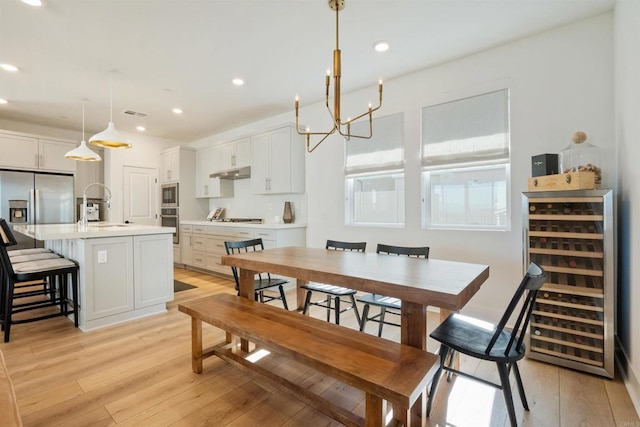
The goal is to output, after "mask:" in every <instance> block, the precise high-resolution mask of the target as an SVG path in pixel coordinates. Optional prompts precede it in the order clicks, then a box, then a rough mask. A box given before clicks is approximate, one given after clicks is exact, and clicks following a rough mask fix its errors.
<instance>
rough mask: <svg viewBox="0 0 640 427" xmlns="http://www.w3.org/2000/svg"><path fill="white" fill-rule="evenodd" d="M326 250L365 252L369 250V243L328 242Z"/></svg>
mask: <svg viewBox="0 0 640 427" xmlns="http://www.w3.org/2000/svg"><path fill="white" fill-rule="evenodd" d="M325 248H326V249H333V250H336V251H353V252H364V251H365V249H367V242H341V241H339V240H327V244H326V246H325Z"/></svg>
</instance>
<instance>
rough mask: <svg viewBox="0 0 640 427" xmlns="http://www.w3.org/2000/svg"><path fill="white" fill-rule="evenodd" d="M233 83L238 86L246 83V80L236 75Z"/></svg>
mask: <svg viewBox="0 0 640 427" xmlns="http://www.w3.org/2000/svg"><path fill="white" fill-rule="evenodd" d="M231 83H233V84H234V85H236V86H242V85H243V84H244V80H242V79H240V78H237V77H236V78H235V79H233V80H231Z"/></svg>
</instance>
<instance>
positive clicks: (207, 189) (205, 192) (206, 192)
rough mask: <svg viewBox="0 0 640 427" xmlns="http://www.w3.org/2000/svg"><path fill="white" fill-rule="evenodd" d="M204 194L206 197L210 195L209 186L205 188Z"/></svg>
mask: <svg viewBox="0 0 640 427" xmlns="http://www.w3.org/2000/svg"><path fill="white" fill-rule="evenodd" d="M204 194H205V195H207V194H209V186H208V185H205V186H204Z"/></svg>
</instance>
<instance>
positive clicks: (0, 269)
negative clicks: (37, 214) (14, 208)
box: [0, 218, 17, 277]
mask: <svg viewBox="0 0 640 427" xmlns="http://www.w3.org/2000/svg"><path fill="white" fill-rule="evenodd" d="M15 244H17V242H16V238H15V236H14V235H13V231H11V227H9V224H7V221H6V220H5V219H4V218H0V273H2V274H6V275H7V276H8V277H10V276H12V275H13V274H14V271H13V265H12V264H11V260H10V259H9V253H8V252H7V246H13V245H15Z"/></svg>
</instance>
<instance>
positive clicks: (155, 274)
mask: <svg viewBox="0 0 640 427" xmlns="http://www.w3.org/2000/svg"><path fill="white" fill-rule="evenodd" d="M133 265H134V270H133V277H134V283H135V289H134V296H135V300H134V301H135V303H134V305H135V308H136V309H139V308H143V307H149V306H152V305H156V304H162V303H165V302H167V301H171V300H173V238H172V236H171V235H170V234H155V235H147V236H134V237H133ZM158 266H165V267H166V268H164V269H163V268H158Z"/></svg>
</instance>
